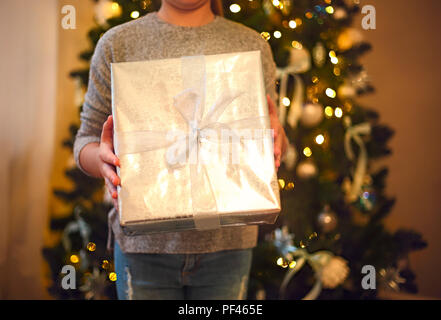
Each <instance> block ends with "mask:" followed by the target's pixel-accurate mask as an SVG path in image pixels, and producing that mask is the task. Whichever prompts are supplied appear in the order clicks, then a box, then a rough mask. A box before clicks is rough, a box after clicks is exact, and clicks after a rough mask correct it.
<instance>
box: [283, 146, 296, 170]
mask: <svg viewBox="0 0 441 320" xmlns="http://www.w3.org/2000/svg"><path fill="white" fill-rule="evenodd" d="M297 157H298V156H297V150H296V148H295V147H294V146H293V145H292V144H291V143H289V144H288V147H287V148H286V153H285V155H284V156H283V158H282V162H283V163H284V164H285V166H286V168H287V169H288V170H292V169H293V168H294V166H295V164H296V162H297Z"/></svg>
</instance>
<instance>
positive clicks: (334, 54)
mask: <svg viewBox="0 0 441 320" xmlns="http://www.w3.org/2000/svg"><path fill="white" fill-rule="evenodd" d="M332 57H334V58H335V57H337V54H336V53H335V51H334V50H331V51H329V58H332Z"/></svg>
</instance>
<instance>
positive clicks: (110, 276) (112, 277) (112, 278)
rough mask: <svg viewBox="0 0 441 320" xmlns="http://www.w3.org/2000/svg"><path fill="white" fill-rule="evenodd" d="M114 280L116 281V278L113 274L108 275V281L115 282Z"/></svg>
mask: <svg viewBox="0 0 441 320" xmlns="http://www.w3.org/2000/svg"><path fill="white" fill-rule="evenodd" d="M116 279H117V276H116V273H115V272H111V273H109V280H110V281H116Z"/></svg>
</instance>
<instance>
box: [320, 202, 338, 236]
mask: <svg viewBox="0 0 441 320" xmlns="http://www.w3.org/2000/svg"><path fill="white" fill-rule="evenodd" d="M317 222H318V225H319V227H320V229H321V230H322V231H323V232H325V233H328V232H331V231H334V230H335V228H336V227H337V224H338V218H337V215H336V214H335V213H334V212H333V211H332V210H331V208H330V207H329V205H326V206H325V208H324V209H323V211H322V212H321V213H320V214H319V215H318V218H317Z"/></svg>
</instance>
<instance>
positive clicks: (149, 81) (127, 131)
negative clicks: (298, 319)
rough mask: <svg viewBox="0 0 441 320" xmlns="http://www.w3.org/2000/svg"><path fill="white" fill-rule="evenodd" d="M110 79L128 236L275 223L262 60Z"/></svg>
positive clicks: (143, 66) (166, 66)
mask: <svg viewBox="0 0 441 320" xmlns="http://www.w3.org/2000/svg"><path fill="white" fill-rule="evenodd" d="M111 71H112V112H113V117H114V144H115V153H116V155H117V156H118V157H119V159H120V163H121V166H120V168H118V174H119V176H120V178H121V187H118V205H119V217H120V224H121V226H122V227H123V230H124V232H125V233H126V234H128V235H135V234H142V233H151V232H170V231H179V230H188V229H199V230H204V229H214V228H219V227H222V226H236V225H246V224H260V223H274V221H275V220H276V218H277V215H278V213H279V212H280V198H279V187H278V182H277V176H276V172H275V168H274V155H273V141H272V136H271V133H270V125H269V118H268V107H267V103H266V97H265V88H264V82H263V73H262V68H261V60H260V51H249V52H240V53H229V54H217V55H205V56H189V57H181V58H174V59H163V60H149V61H138V62H123V63H113V64H112V65H111Z"/></svg>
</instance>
